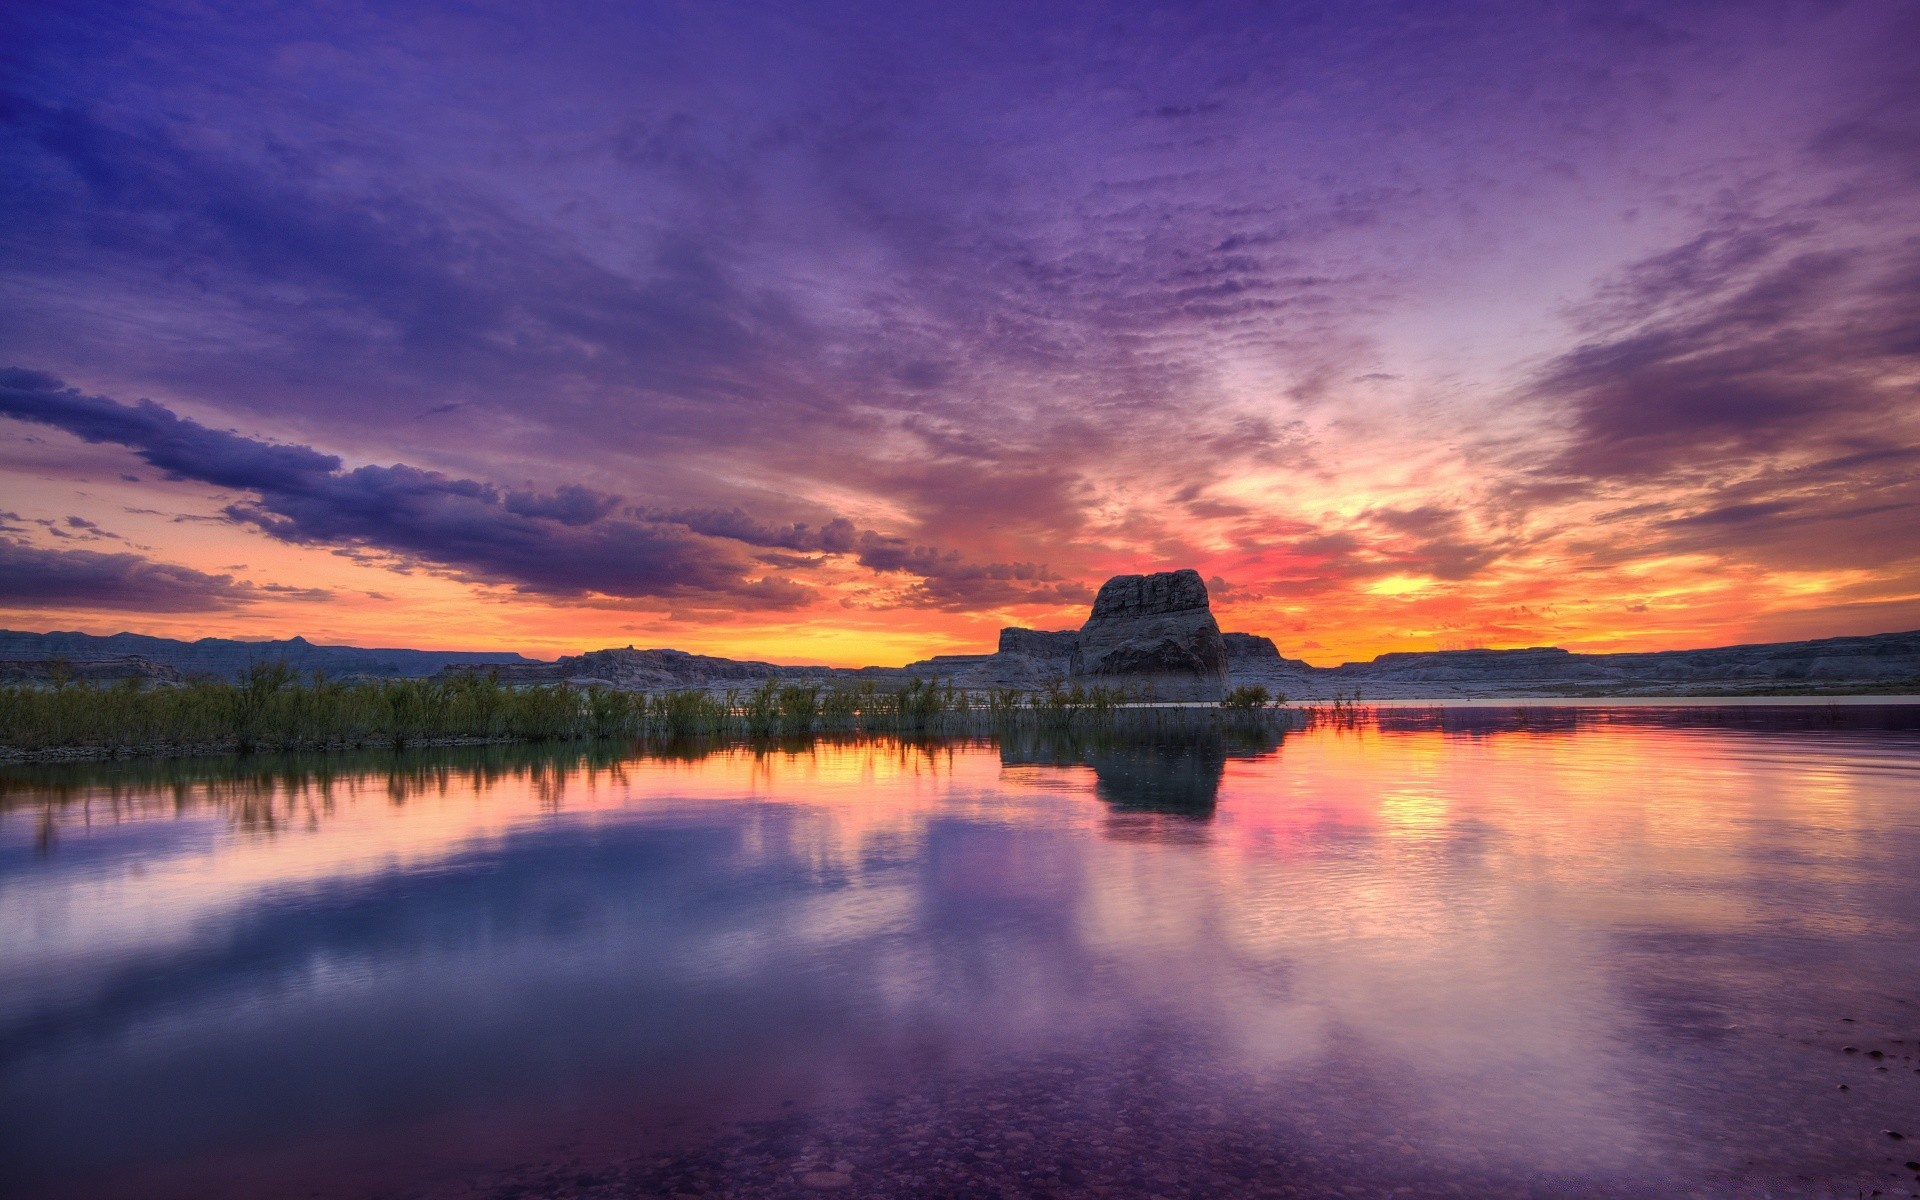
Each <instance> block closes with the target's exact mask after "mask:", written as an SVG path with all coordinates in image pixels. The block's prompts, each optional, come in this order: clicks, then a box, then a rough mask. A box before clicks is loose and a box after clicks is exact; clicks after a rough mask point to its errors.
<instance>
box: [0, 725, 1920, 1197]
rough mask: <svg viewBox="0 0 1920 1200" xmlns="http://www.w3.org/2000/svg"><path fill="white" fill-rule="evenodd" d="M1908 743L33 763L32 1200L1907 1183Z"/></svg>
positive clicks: (1712, 733) (1910, 1148)
mask: <svg viewBox="0 0 1920 1200" xmlns="http://www.w3.org/2000/svg"><path fill="white" fill-rule="evenodd" d="M1916 731H1920V709H1895V708H1881V709H1860V710H1850V711H1848V712H1845V713H1842V712H1839V711H1837V710H1835V711H1827V710H1802V711H1799V712H1795V713H1784V712H1783V713H1767V712H1764V711H1756V710H1751V709H1748V710H1742V711H1740V712H1738V713H1735V712H1731V711H1729V712H1726V713H1714V712H1711V711H1708V710H1700V709H1694V710H1690V711H1675V712H1666V713H1663V712H1656V711H1649V710H1645V709H1639V710H1634V711H1631V712H1628V711H1625V710H1622V711H1619V712H1609V711H1604V710H1594V709H1584V710H1579V711H1572V710H1567V711H1542V710H1537V709H1535V710H1529V711H1515V710H1506V711H1499V710H1474V711H1471V712H1455V713H1449V714H1435V713H1418V712H1407V711H1399V712H1393V713H1386V712H1383V713H1381V714H1378V716H1377V718H1361V719H1357V720H1354V721H1351V722H1347V723H1343V724H1337V725H1336V724H1326V723H1323V724H1321V725H1318V726H1315V727H1314V728H1311V729H1308V730H1305V731H1300V732H1295V733H1291V734H1288V735H1286V736H1285V737H1284V739H1283V738H1281V737H1279V736H1278V735H1273V734H1267V735H1254V734H1241V735H1238V736H1235V737H1232V738H1223V737H1197V736H1181V737H1174V736H1164V737H1161V738H1159V739H1139V738H1118V737H1097V736H1085V737H1081V738H1077V739H1076V738H1059V737H1050V738H1042V737H1022V738H1016V739H1010V740H1008V741H1005V742H1003V743H1002V742H991V741H976V742H960V743H904V742H901V741H899V740H894V739H885V740H868V741H861V742H819V743H813V744H791V745H784V746H774V747H764V746H763V747H758V748H755V747H745V746H734V747H728V748H720V749H717V750H709V751H702V750H682V751H678V752H675V753H672V754H663V753H647V752H644V751H642V750H639V749H634V750H631V751H627V750H621V751H614V750H609V749H606V748H604V747H603V748H599V749H595V750H593V751H590V752H582V751H579V750H561V751H553V750H537V749H526V748H487V749H469V750H448V751H440V752H432V753H421V754H414V755H404V756H384V757H382V756H368V757H364V758H348V757H337V758H333V759H327V760H307V761H304V762H303V761H297V760H294V761H285V762H277V761H275V760H270V759H256V760H252V761H249V762H237V763H224V764H221V763H183V764H155V765H120V766H110V767H94V768H74V767H67V768H23V767H12V768H0V1114H4V1115H3V1116H0V1193H4V1194H5V1195H8V1196H13V1197H24V1196H41V1195H71V1196H99V1197H114V1196H236V1197H237V1196H249V1197H251V1196H289V1197H310V1196H318V1197H359V1196H374V1195H379V1196H394V1197H411V1196H497V1197H507V1196H529V1197H531V1196H576V1195H578V1196H673V1195H710V1196H716V1197H717V1196H723V1195H725V1196H760V1195H786V1194H795V1195H802V1194H804V1195H814V1194H823V1193H824V1194H838V1195H842V1196H896V1197H897V1196H907V1195H956V1196H958V1195H980V1196H1001V1195H1010V1196H1011V1195H1021V1196H1028V1195H1038V1196H1063V1197H1064V1196H1134V1195H1139V1196H1147V1195H1160V1196H1166V1197H1178V1196H1197V1195H1298V1196H1320V1195H1327V1196H1348V1195H1361V1196H1391V1195H1415V1196H1426V1195H1436V1196H1448V1195H1453V1196H1458V1195H1466V1196H1563V1195H1564V1196H1586V1195H1622V1196H1670V1195H1710V1196H1722V1195H1726V1196H1749V1195H1750V1196H1761V1195H1775V1196H1784V1195H1805V1196H1847V1197H1853V1196H1856V1195H1867V1194H1869V1193H1871V1192H1872V1191H1874V1190H1875V1189H1878V1190H1880V1192H1881V1193H1882V1194H1885V1195H1911V1194H1920V1182H1916V1171H1915V1170H1914V1169H1909V1168H1907V1167H1906V1166H1904V1165H1903V1164H1905V1163H1907V1162H1910V1161H1913V1160H1915V1159H1916V1158H1920V732H1916ZM1893 1134H1899V1135H1902V1136H1901V1138H1900V1139H1896V1138H1895V1137H1894V1136H1892V1135H1893Z"/></svg>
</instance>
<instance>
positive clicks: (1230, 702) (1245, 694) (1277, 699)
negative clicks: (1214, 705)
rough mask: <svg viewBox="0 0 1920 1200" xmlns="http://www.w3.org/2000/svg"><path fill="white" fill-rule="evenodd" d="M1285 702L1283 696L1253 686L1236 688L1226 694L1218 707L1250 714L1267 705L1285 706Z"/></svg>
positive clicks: (1255, 685) (1256, 685)
mask: <svg viewBox="0 0 1920 1200" xmlns="http://www.w3.org/2000/svg"><path fill="white" fill-rule="evenodd" d="M1286 702H1287V698H1286V697H1285V696H1275V695H1273V694H1272V693H1270V692H1268V691H1267V689H1265V688H1263V687H1261V686H1259V685H1258V684H1253V685H1249V686H1247V687H1237V688H1235V689H1233V690H1232V691H1230V692H1228V693H1227V695H1226V698H1225V699H1224V700H1222V701H1220V707H1221V708H1231V709H1236V710H1238V711H1241V712H1252V711H1254V710H1255V709H1261V708H1265V707H1267V705H1269V704H1285V703H1286Z"/></svg>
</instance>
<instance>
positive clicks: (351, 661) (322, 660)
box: [0, 629, 534, 680]
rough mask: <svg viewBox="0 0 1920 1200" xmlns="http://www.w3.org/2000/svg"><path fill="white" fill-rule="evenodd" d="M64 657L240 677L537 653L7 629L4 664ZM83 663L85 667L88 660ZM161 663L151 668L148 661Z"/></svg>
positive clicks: (71, 662) (434, 667)
mask: <svg viewBox="0 0 1920 1200" xmlns="http://www.w3.org/2000/svg"><path fill="white" fill-rule="evenodd" d="M56 660H57V661H60V662H63V663H64V664H67V665H68V666H70V667H71V668H73V669H72V670H71V672H70V674H71V676H72V677H73V678H92V679H104V678H148V679H156V680H167V679H173V678H177V677H180V676H186V677H192V676H210V677H213V678H216V679H234V678H238V677H239V676H241V675H244V674H246V672H247V669H248V668H249V667H250V666H252V665H253V664H255V663H262V664H265V663H276V662H284V663H286V664H287V665H288V666H289V667H292V668H293V669H294V670H295V671H297V672H299V673H300V674H302V675H305V674H308V673H310V672H313V671H322V672H324V673H326V674H327V675H329V676H333V677H336V678H337V677H343V676H348V675H376V676H391V677H413V678H419V677H423V676H427V675H433V674H437V673H438V672H440V671H442V670H444V669H445V668H447V667H449V666H455V665H461V666H482V665H492V664H500V663H530V662H533V661H534V660H533V659H530V658H526V657H524V656H522V655H519V654H509V653H503V652H498V651H461V650H365V649H361V648H360V647H357V646H317V645H315V644H314V643H312V642H309V641H308V640H307V639H305V638H300V637H296V638H289V639H287V640H285V641H275V642H237V641H229V640H228V639H226V638H201V639H200V640H199V641H197V642H183V641H176V640H175V639H173V638H161V637H148V636H146V635H145V634H138V633H116V634H114V635H112V636H111V637H100V636H97V635H94V634H90V633H19V632H16V631H14V630H10V629H9V630H0V663H14V664H27V663H40V664H50V663H53V662H55V661H56ZM83 664H84V666H83ZM149 664H150V665H151V666H152V667H154V668H157V669H152V670H149V669H148V666H147V665H149ZM45 671H46V667H45V666H44V665H43V666H41V667H39V668H27V667H26V666H24V665H21V666H16V667H14V668H12V669H11V672H10V673H11V674H18V675H26V676H32V675H44V674H45Z"/></svg>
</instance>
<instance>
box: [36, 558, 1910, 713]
mask: <svg viewBox="0 0 1920 1200" xmlns="http://www.w3.org/2000/svg"><path fill="white" fill-rule="evenodd" d="M1192 574H1193V573H1192V572H1177V573H1176V572H1168V573H1166V574H1165V575H1162V576H1120V577H1117V578H1116V580H1113V581H1109V584H1110V586H1111V585H1113V584H1119V585H1120V586H1118V587H1117V588H1115V594H1114V595H1113V596H1111V597H1109V603H1108V605H1107V607H1106V608H1105V609H1104V610H1102V609H1100V608H1099V607H1098V606H1096V613H1099V614H1100V619H1099V620H1095V619H1094V618H1093V617H1091V616H1090V617H1089V620H1088V623H1087V626H1086V627H1083V628H1081V629H1077V630H1064V631H1058V632H1048V631H1044V630H1036V629H1021V628H1017V627H1015V628H1007V629H1003V630H1001V631H1000V639H999V644H998V646H997V647H996V648H995V650H994V652H993V653H991V654H948V655H940V656H937V657H934V658H929V659H923V660H921V661H919V662H914V663H909V664H907V665H906V666H904V667H859V668H841V667H796V666H781V665H778V664H774V663H767V662H755V661H741V660H737V659H730V658H718V657H714V656H710V655H703V654H688V653H686V652H684V651H680V650H664V649H655V650H636V649H634V648H632V647H627V648H625V649H608V650H593V651H588V652H587V653H585V654H577V655H569V656H567V657H565V658H562V659H560V660H559V661H557V662H540V661H538V660H535V659H529V658H525V657H522V656H521V655H518V654H507V653H489V652H459V651H438V650H403V649H386V650H369V649H361V648H358V647H353V646H319V645H315V644H313V643H312V642H309V641H307V640H306V639H304V638H292V639H290V640H287V641H278V642H238V641H228V640H225V639H220V638H203V639H202V640H200V641H197V642H182V641H175V640H172V639H169V638H156V637H145V636H142V635H139V634H131V633H122V634H116V635H114V636H112V637H95V636H92V635H89V634H83V633H15V632H9V631H0V682H45V681H48V680H51V679H53V678H66V679H73V680H110V679H116V678H128V677H135V678H144V679H148V680H151V681H153V682H171V681H175V680H178V679H182V678H192V677H195V676H213V677H218V678H229V679H230V678H235V677H237V676H239V675H241V674H244V673H245V671H246V670H247V668H248V667H249V666H250V665H252V664H254V663H274V662H283V661H284V662H286V663H287V664H288V665H289V666H291V667H293V668H294V670H296V671H297V672H300V673H301V674H306V673H308V672H311V671H316V670H317V671H322V672H324V673H326V674H327V675H329V676H333V677H336V678H339V677H344V676H352V675H370V676H402V677H404V676H413V677H418V676H427V675H433V674H436V673H439V672H442V671H476V670H477V671H485V672H488V673H492V674H497V675H498V676H499V677H500V678H501V679H502V680H505V681H508V682H526V683H534V682H560V681H572V682H576V683H582V684H585V683H602V684H607V685H610V686H613V687H619V688H627V689H631V690H636V691H667V690H677V689H683V688H697V689H708V690H716V691H717V690H723V689H727V688H738V689H742V690H745V689H749V688H752V687H755V686H757V685H758V684H759V683H760V682H761V681H763V680H766V679H778V680H782V681H786V682H797V683H813V684H818V685H822V686H827V685H832V684H836V683H853V684H861V683H874V684H876V685H879V686H893V685H897V684H900V683H903V682H905V681H906V680H908V679H928V680H933V681H936V682H945V683H951V684H952V685H953V686H955V687H960V688H969V689H987V688H1017V689H1021V690H1034V689H1039V688H1044V687H1047V686H1050V685H1053V684H1060V683H1066V684H1071V683H1074V682H1081V683H1087V684H1097V685H1103V686H1117V687H1122V688H1126V689H1128V690H1133V691H1143V690H1145V689H1147V688H1149V687H1150V688H1151V689H1152V694H1153V695H1154V696H1156V697H1158V698H1160V699H1181V698H1189V699H1211V698H1213V697H1215V696H1217V695H1218V694H1219V690H1220V689H1221V688H1222V687H1238V686H1243V685H1249V684H1257V685H1259V686H1262V687H1265V688H1267V689H1268V690H1269V691H1271V692H1277V693H1279V694H1282V695H1285V696H1287V697H1288V698H1289V699H1293V700H1306V701H1314V700H1329V699H1333V698H1335V697H1352V696H1356V695H1357V696H1358V697H1359V698H1360V699H1362V700H1392V699H1433V700H1447V699H1473V698H1487V699H1497V698H1502V697H1527V696H1766V695H1843V694H1876V693H1877V694H1892V693H1903V694H1915V695H1920V632H1912V633H1883V634H1876V635H1873V636H1869V637H1840V638H1824V639H1821V640H1818V641H1807V642H1775V643H1766V644H1760V645H1748V646H1720V647H1715V648H1713V649H1707V650H1666V651H1658V652H1654V653H1639V654H1575V653H1571V652H1569V651H1566V650H1561V649H1557V648H1554V647H1533V648H1530V649H1523V650H1441V651H1430V652H1403V653H1394V654H1383V655H1381V656H1380V657H1378V658H1376V659H1374V660H1373V661H1371V662H1364V663H1347V664H1345V665H1343V666H1338V667H1315V666H1310V665H1309V664H1307V663H1305V662H1302V661H1300V660H1299V659H1293V658H1287V657H1285V656H1284V655H1282V654H1281V653H1280V651H1279V648H1278V647H1277V646H1275V644H1274V643H1273V641H1272V640H1271V639H1269V638H1266V637H1262V636H1260V635H1257V634H1250V633H1231V632H1229V633H1222V632H1220V631H1219V628H1218V626H1217V625H1216V624H1215V623H1214V619H1213V616H1212V614H1211V612H1210V611H1209V610H1208V609H1207V608H1206V607H1205V589H1204V586H1199V590H1198V591H1197V592H1196V591H1195V590H1194V589H1195V587H1196V586H1198V585H1199V579H1198V576H1194V577H1193V579H1192V580H1191V581H1188V580H1185V579H1180V580H1175V579H1174V578H1173V576H1175V575H1183V576H1184V575H1192ZM1150 580H1161V581H1163V582H1159V583H1152V584H1149V583H1148V582H1147V581H1150ZM1127 581H1133V582H1127ZM1106 592H1107V589H1104V588H1103V589H1102V594H1103V595H1105V594H1106ZM1196 599H1197V600H1198V603H1197V604H1196V603H1195V600H1196ZM1089 629H1091V630H1092V632H1093V636H1092V637H1091V638H1090V637H1089V636H1088V631H1089ZM1222 668H1223V669H1224V670H1223V671H1222Z"/></svg>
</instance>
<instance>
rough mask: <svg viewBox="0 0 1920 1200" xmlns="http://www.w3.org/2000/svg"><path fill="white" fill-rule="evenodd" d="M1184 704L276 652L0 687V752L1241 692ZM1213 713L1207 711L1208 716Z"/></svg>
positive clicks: (1084, 705) (701, 726) (303, 747)
mask: <svg viewBox="0 0 1920 1200" xmlns="http://www.w3.org/2000/svg"><path fill="white" fill-rule="evenodd" d="M1255 707H1259V706H1255ZM1180 711H1183V710H1165V709H1154V708H1151V707H1140V706H1137V705H1135V704H1134V703H1133V699H1132V698H1131V697H1129V696H1128V695H1126V694H1125V693H1123V692H1121V691H1119V690H1117V689H1113V688H1102V687H1085V686H1083V685H1080V684H1074V685H1072V686H1070V687H1069V686H1061V685H1056V686H1054V687H1051V688H1048V689H1046V690H1044V691H1039V692H1018V691H1012V690H995V691H992V692H986V693H982V694H980V695H972V694H969V693H967V692H965V691H962V690H959V689H957V688H955V687H953V686H952V684H951V683H935V682H933V681H930V680H924V679H910V680H908V681H907V682H906V683H904V684H902V685H900V686H898V687H893V688H882V687H878V686H876V685H875V684H874V683H872V682H866V683H862V684H858V685H855V684H837V685H835V686H832V687H826V688H822V687H819V686H817V685H812V684H796V683H783V682H781V681H780V680H777V679H769V680H766V681H765V682H763V683H762V684H761V685H760V686H759V687H757V688H755V689H753V690H751V691H748V692H744V693H742V692H738V691H733V692H727V693H725V694H724V695H714V694H712V693H710V692H707V691H701V690H694V689H688V690H681V691H669V692H660V693H655V694H651V695H647V694H642V693H638V692H624V691H619V690H617V689H612V688H606V687H599V686H594V687H586V688H578V687H572V686H569V685H567V684H547V685H534V686H513V685H509V684H503V683H501V682H500V681H499V680H497V679H495V678H493V677H491V676H489V675H486V674H480V673H470V674H460V675H451V676H447V677H443V678H439V679H401V680H380V681H341V680H330V679H326V678H323V677H320V676H315V677H313V678H311V679H308V680H304V681H302V680H299V679H297V678H296V677H295V675H294V673H293V672H292V671H291V670H289V669H288V668H287V667H286V666H285V665H284V664H279V663H275V664H269V665H264V666H257V667H255V668H254V669H253V670H252V671H250V672H249V673H248V675H247V676H246V677H245V678H244V679H241V680H239V681H236V682H213V681H202V682H195V683H189V684H185V685H181V686H160V687H144V686H141V684H140V683H138V682H137V681H129V682H125V683H118V684H112V685H98V684H92V683H85V682H81V683H70V682H69V683H56V684H55V685H53V686H51V687H34V686H15V687H4V688H0V751H4V752H6V753H8V754H11V755H12V756H15V757H18V756H21V755H32V756H38V757H61V756H69V755H70V756H72V757H131V756H148V755H158V756H170V755H181V754H203V753H227V752H238V753H251V752H289V751H309V750H331V749H348V748H353V747H377V746H386V747H392V748H396V749H398V748H404V747H408V746H423V745H449V744H462V743H482V742H566V741H577V740H590V739H599V740H607V739H622V738H625V739H633V738H650V739H665V740H673V739H692V738H710V737H734V736H747V737H796V736H805V735H812V734H822V733H829V734H838V733H849V734H864V733H889V734H907V735H918V734H928V735H950V734H985V733H992V732H995V731H998V730H1003V729H1010V728H1022V727H1039V728H1055V729H1070V728H1077V727H1080V726H1085V725H1106V724H1113V723H1115V722H1116V721H1121V720H1123V719H1124V721H1125V723H1127V724H1128V725H1153V726H1156V727H1157V726H1160V725H1165V724H1167V723H1168V722H1177V723H1182V724H1190V723H1192V722H1193V721H1195V720H1196V719H1198V720H1201V721H1203V722H1204V721H1207V720H1214V719H1231V718H1233V717H1234V716H1235V714H1243V713H1244V711H1245V706H1235V705H1229V706H1228V709H1227V710H1224V711H1223V710H1219V709H1213V710H1209V709H1199V710H1184V714H1185V715H1180V716H1175V715H1173V714H1174V713H1175V712H1180ZM1195 712H1197V713H1199V714H1201V716H1200V717H1198V718H1196V717H1195V716H1194V715H1193V714H1194V713H1195ZM1209 712H1211V713H1214V714H1217V717H1214V718H1209V717H1207V716H1206V715H1205V714H1207V713H1209Z"/></svg>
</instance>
